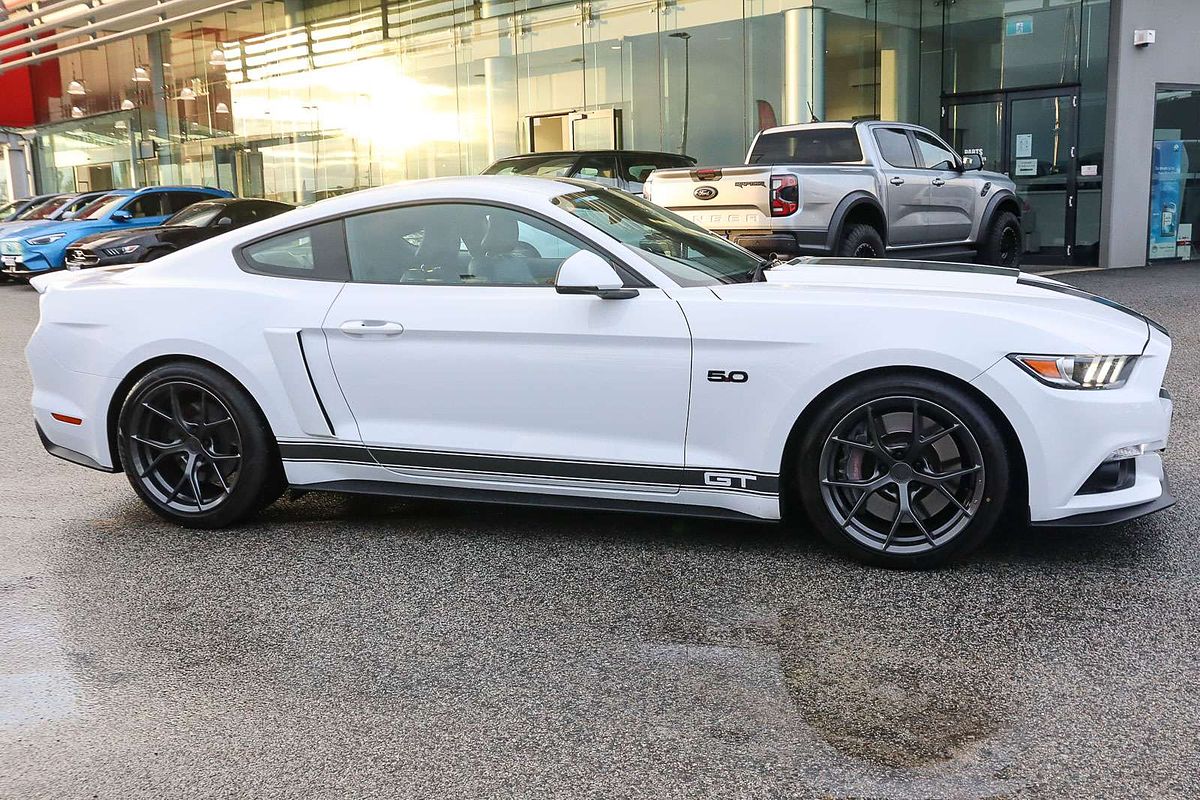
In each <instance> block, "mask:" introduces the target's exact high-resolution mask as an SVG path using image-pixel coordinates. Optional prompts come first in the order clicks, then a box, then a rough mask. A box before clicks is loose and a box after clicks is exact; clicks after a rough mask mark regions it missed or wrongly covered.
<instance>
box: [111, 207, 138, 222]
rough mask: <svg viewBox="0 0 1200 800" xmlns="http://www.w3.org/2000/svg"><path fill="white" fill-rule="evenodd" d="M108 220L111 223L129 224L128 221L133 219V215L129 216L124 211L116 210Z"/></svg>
mask: <svg viewBox="0 0 1200 800" xmlns="http://www.w3.org/2000/svg"><path fill="white" fill-rule="evenodd" d="M110 219H112V221H113V222H129V220H131V219H133V214H130V213H129V212H128V211H126V210H125V209H118V210H116V211H114V212H112V216H111V217H110Z"/></svg>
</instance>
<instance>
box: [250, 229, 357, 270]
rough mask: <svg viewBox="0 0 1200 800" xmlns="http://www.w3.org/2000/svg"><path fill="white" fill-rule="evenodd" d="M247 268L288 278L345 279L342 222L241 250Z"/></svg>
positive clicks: (290, 233)
mask: <svg viewBox="0 0 1200 800" xmlns="http://www.w3.org/2000/svg"><path fill="white" fill-rule="evenodd" d="M238 262H239V264H240V265H241V267H242V268H243V269H246V270H247V271H249V272H257V273H261V274H265V275H276V276H279V277H284V278H309V279H313V280H339V281H340V280H345V279H346V249H345V243H344V240H343V238H342V221H341V220H331V221H328V222H319V223H316V224H314V225H309V226H306V227H304V228H296V229H294V230H290V231H285V232H284V233H280V234H276V235H275V236H271V237H268V238H266V239H259V240H258V241H256V242H251V243H250V244H248V245H245V246H244V247H242V249H241V250H240V251H238Z"/></svg>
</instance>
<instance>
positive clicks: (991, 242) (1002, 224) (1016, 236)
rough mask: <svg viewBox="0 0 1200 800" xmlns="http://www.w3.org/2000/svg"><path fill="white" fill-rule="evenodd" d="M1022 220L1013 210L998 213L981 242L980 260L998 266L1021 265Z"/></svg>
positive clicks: (1015, 267)
mask: <svg viewBox="0 0 1200 800" xmlns="http://www.w3.org/2000/svg"><path fill="white" fill-rule="evenodd" d="M1021 250H1022V233H1021V220H1019V219H1018V218H1017V215H1016V214H1013V213H1012V212H1011V211H1005V212H1003V213H1001V214H998V215H997V216H996V218H995V219H994V220H993V221H992V224H991V226H990V227H989V228H988V229H987V231H986V232H985V233H984V235H983V237H982V239H980V242H979V253H978V259H977V260H978V261H979V262H980V263H982V264H991V265H993V266H997V267H1009V268H1012V269H1018V268H1020V266H1021Z"/></svg>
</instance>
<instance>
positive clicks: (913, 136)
mask: <svg viewBox="0 0 1200 800" xmlns="http://www.w3.org/2000/svg"><path fill="white" fill-rule="evenodd" d="M907 130H908V138H909V145H910V146H911V147H912V149H913V154H914V155H915V156H916V159H917V167H916V168H917V169H924V170H928V171H930V172H961V171H962V156H960V155H959V154H958V151H956V150H955V149H954V148H953V147H951V146H950V145H948V144H946V143H945V142H944V141H943V140H942V137H940V136H938V135H937V134H936V133H934V132H933V131H929V130H924V129H919V128H908V129H907ZM919 133H923V134H925V135H926V136H928V137H930V138H931V139H933V140H934V142H936V143H937V144H940V145H941V146H942V147H944V148H946V152H948V153H950V155H951V156H952V157H953V160H952V161H951V162H950V166H948V167H936V166H935V167H931V166H928V165H927V164H926V163H925V154H924V153H922V152H921V145H920V142H918V141H917V134H919Z"/></svg>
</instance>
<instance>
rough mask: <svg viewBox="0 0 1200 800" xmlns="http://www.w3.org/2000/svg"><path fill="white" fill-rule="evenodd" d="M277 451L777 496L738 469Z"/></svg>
mask: <svg viewBox="0 0 1200 800" xmlns="http://www.w3.org/2000/svg"><path fill="white" fill-rule="evenodd" d="M279 451H280V454H281V455H282V456H283V458H284V460H285V461H322V462H340V463H349V464H368V465H374V464H382V465H384V466H387V467H409V468H412V469H428V470H445V471H452V472H463V473H476V474H483V475H505V476H516V477H541V478H554V479H560V480H580V481H602V482H607V483H627V484H640V485H651V486H685V487H687V488H694V489H704V490H708V491H722V492H740V493H746V494H755V495H767V496H775V495H777V494H778V493H779V476H778V475H772V474H769V473H763V472H753V471H747V470H736V469H700V468H695V467H688V468H680V467H671V466H655V465H648V464H614V463H602V462H591V461H556V460H549V459H534V458H526V457H509V456H496V455H480V454H474V453H453V452H435V451H427V450H388V449H385V448H375V447H373V448H370V449H368V448H367V447H364V446H362V445H353V444H346V443H337V444H334V443H325V442H280V443H279Z"/></svg>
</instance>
